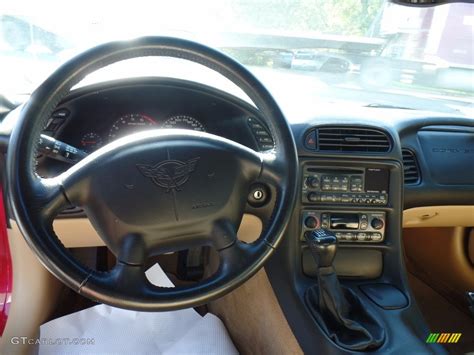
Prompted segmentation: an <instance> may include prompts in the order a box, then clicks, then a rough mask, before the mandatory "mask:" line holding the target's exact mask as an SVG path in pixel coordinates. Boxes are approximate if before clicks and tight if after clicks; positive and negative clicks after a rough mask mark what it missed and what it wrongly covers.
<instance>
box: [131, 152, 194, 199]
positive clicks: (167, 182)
mask: <svg viewBox="0 0 474 355" xmlns="http://www.w3.org/2000/svg"><path fill="white" fill-rule="evenodd" d="M199 159H200V158H199V157H196V158H193V159H190V160H188V161H186V162H183V161H179V160H164V161H162V162H160V163H158V164H156V165H145V164H137V168H138V170H139V171H140V172H141V173H142V174H143V175H144V176H146V177H148V178H151V180H152V181H153V183H154V184H155V185H157V186H159V187H162V188H164V189H166V192H170V191H180V190H179V188H180V186H183V185H184V184H185V183H186V182H187V181H188V180H189V177H190V176H191V173H192V172H193V171H194V170H195V169H196V165H197V163H198V160H199Z"/></svg>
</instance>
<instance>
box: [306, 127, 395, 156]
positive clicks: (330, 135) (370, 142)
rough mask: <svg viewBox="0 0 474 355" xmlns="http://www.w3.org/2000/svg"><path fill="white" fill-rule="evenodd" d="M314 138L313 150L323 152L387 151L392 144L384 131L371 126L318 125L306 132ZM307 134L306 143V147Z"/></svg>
mask: <svg viewBox="0 0 474 355" xmlns="http://www.w3.org/2000/svg"><path fill="white" fill-rule="evenodd" d="M310 134H312V135H313V137H314V140H315V145H314V149H313V150H319V151H325V152H359V153H364V152H368V153H387V152H389V151H390V150H391V148H392V146H391V143H390V139H389V137H388V136H387V134H386V133H384V132H382V131H380V130H377V129H371V128H358V127H337V126H331V127H319V128H316V129H314V130H312V131H310V132H309V133H308V135H310ZM307 142H308V136H307V138H306V145H307V147H308V143H307Z"/></svg>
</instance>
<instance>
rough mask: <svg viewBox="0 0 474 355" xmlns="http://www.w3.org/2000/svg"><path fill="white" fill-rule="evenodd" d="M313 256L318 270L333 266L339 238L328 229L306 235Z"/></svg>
mask: <svg viewBox="0 0 474 355" xmlns="http://www.w3.org/2000/svg"><path fill="white" fill-rule="evenodd" d="M305 238H306V242H307V243H308V246H309V249H310V251H311V254H312V255H313V258H314V260H315V261H316V265H317V266H318V269H319V268H321V267H328V266H332V262H333V261H334V257H335V256H336V252H337V238H336V236H335V235H334V234H333V233H331V232H329V231H328V230H326V229H316V230H314V231H312V232H310V233H306V234H305Z"/></svg>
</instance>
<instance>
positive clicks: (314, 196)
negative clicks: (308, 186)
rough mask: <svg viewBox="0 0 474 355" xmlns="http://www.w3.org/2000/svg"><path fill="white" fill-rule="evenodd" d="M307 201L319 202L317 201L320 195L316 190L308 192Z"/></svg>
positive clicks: (319, 199)
mask: <svg viewBox="0 0 474 355" xmlns="http://www.w3.org/2000/svg"><path fill="white" fill-rule="evenodd" d="M308 201H310V202H319V201H321V195H320V194H317V193H316V192H310V193H309V194H308Z"/></svg>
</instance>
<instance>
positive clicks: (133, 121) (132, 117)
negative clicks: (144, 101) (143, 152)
mask: <svg viewBox="0 0 474 355" xmlns="http://www.w3.org/2000/svg"><path fill="white" fill-rule="evenodd" d="M155 125H156V121H155V120H154V119H153V118H151V117H148V116H145V115H142V114H140V113H131V114H128V115H124V116H122V117H120V118H119V119H118V120H117V121H115V122H114V124H113V125H112V127H111V128H110V131H109V136H108V138H109V141H113V140H115V139H117V138H121V137H124V136H126V135H129V134H132V133H137V132H140V131H143V130H146V129H150V128H151V127H152V126H155Z"/></svg>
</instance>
